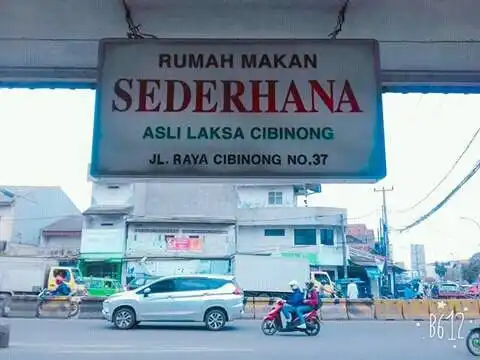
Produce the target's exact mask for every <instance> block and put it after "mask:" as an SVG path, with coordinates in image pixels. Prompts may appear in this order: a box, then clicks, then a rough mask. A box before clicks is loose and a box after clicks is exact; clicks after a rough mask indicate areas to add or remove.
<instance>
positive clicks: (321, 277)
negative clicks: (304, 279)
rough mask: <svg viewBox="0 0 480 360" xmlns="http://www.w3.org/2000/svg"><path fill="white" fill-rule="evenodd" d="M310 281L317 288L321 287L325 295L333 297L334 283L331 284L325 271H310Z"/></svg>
mask: <svg viewBox="0 0 480 360" xmlns="http://www.w3.org/2000/svg"><path fill="white" fill-rule="evenodd" d="M310 276H311V280H312V281H313V283H314V284H315V286H316V287H317V288H320V286H323V289H324V291H325V292H326V294H325V295H327V296H329V295H330V296H331V297H334V294H335V283H334V282H332V280H331V279H330V276H329V275H328V273H327V272H325V271H312V272H311V273H310Z"/></svg>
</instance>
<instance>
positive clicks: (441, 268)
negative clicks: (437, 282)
mask: <svg viewBox="0 0 480 360" xmlns="http://www.w3.org/2000/svg"><path fill="white" fill-rule="evenodd" d="M435 274H437V275H438V277H439V278H440V279H443V278H444V277H445V275H447V268H446V267H445V264H444V263H440V262H438V261H437V262H435Z"/></svg>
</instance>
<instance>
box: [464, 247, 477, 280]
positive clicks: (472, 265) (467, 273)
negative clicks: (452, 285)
mask: <svg viewBox="0 0 480 360" xmlns="http://www.w3.org/2000/svg"><path fill="white" fill-rule="evenodd" d="M462 275H463V279H464V280H467V281H468V282H469V283H474V282H476V281H477V279H478V275H480V253H476V254H474V255H473V256H472V257H471V258H470V260H469V261H468V265H465V266H463V267H462Z"/></svg>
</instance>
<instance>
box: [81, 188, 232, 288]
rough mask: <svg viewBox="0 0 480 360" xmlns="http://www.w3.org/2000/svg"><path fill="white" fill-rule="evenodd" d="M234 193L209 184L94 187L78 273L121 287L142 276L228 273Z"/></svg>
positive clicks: (86, 216) (86, 218)
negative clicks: (108, 279)
mask: <svg viewBox="0 0 480 360" xmlns="http://www.w3.org/2000/svg"><path fill="white" fill-rule="evenodd" d="M234 190H235V189H234V187H232V186H228V185H212V184H158V183H136V184H112V183H103V182H96V183H94V184H93V189H92V206H91V207H90V208H89V209H87V211H85V213H84V215H85V225H84V230H83V234H82V246H81V258H82V270H83V272H84V273H85V274H86V275H90V276H112V277H115V278H118V279H120V280H121V281H122V282H126V281H127V280H128V279H127V278H130V277H132V276H135V274H137V273H144V272H148V273H149V274H150V275H153V276H165V275H171V274H174V273H179V272H180V273H188V272H215V273H219V272H220V273H228V272H230V271H231V261H230V258H231V257H232V255H233V254H234V252H235V211H236V206H237V201H236V193H235V191H234ZM144 258H148V261H142V259H144Z"/></svg>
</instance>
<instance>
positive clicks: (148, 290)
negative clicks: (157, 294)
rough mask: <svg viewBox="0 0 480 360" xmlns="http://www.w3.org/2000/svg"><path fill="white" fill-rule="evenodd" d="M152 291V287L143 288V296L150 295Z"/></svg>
mask: <svg viewBox="0 0 480 360" xmlns="http://www.w3.org/2000/svg"><path fill="white" fill-rule="evenodd" d="M151 292H152V289H150V288H149V287H147V288H146V289H144V290H143V296H144V297H148V295H149V294H150V293H151Z"/></svg>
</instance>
